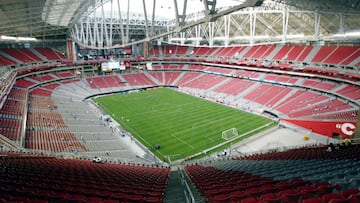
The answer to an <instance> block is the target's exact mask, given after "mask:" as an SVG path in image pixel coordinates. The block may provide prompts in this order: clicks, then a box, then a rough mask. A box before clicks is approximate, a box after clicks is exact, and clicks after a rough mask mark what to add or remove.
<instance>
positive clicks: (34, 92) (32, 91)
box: [29, 87, 52, 97]
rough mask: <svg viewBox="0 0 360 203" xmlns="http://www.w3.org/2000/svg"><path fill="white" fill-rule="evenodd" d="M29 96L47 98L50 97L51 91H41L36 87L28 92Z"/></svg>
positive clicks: (41, 89)
mask: <svg viewBox="0 0 360 203" xmlns="http://www.w3.org/2000/svg"><path fill="white" fill-rule="evenodd" d="M29 93H30V94H31V95H39V96H46V97H49V96H51V93H52V90H48V89H43V88H40V87H37V88H35V89H32V90H30V92H29Z"/></svg>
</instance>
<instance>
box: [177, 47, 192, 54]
mask: <svg viewBox="0 0 360 203" xmlns="http://www.w3.org/2000/svg"><path fill="white" fill-rule="evenodd" d="M188 49H189V47H187V46H178V47H177V49H176V53H175V54H176V55H185V54H187V52H188Z"/></svg>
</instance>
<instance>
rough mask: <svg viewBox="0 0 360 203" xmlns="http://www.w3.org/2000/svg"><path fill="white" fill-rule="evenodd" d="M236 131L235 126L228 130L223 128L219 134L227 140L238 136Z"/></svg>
mask: <svg viewBox="0 0 360 203" xmlns="http://www.w3.org/2000/svg"><path fill="white" fill-rule="evenodd" d="M238 135H239V134H238V131H237V129H236V128H231V129H228V130H224V131H223V132H222V133H221V136H222V138H223V139H224V140H229V139H231V138H234V137H236V136H238Z"/></svg>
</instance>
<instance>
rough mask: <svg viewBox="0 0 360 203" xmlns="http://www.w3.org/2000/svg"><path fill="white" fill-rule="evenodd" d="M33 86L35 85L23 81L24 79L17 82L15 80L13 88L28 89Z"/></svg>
mask: <svg viewBox="0 0 360 203" xmlns="http://www.w3.org/2000/svg"><path fill="white" fill-rule="evenodd" d="M35 84H36V83H34V82H31V81H28V80H25V79H19V80H16V83H15V86H17V87H24V88H27V87H30V86H32V85H35Z"/></svg>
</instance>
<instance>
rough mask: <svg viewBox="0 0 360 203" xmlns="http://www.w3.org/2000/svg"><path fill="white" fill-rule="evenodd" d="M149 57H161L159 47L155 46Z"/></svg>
mask: <svg viewBox="0 0 360 203" xmlns="http://www.w3.org/2000/svg"><path fill="white" fill-rule="evenodd" d="M149 55H150V56H159V55H160V52H159V46H157V45H154V46H153V47H152V48H151V49H150V51H149Z"/></svg>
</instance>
